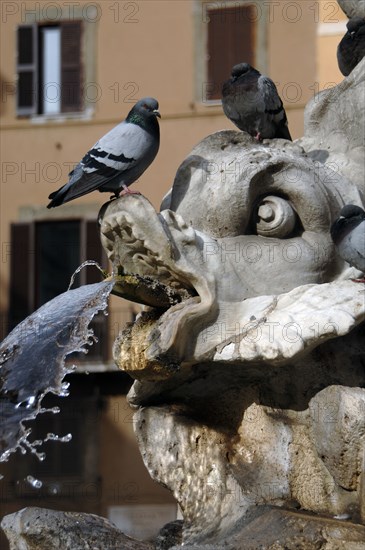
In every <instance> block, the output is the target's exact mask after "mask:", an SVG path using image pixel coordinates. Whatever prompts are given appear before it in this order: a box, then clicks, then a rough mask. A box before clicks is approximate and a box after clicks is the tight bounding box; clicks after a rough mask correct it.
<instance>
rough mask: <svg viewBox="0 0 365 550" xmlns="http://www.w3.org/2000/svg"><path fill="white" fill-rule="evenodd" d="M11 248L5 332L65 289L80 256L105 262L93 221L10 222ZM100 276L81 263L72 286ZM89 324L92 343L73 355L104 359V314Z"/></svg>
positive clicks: (105, 352) (82, 359)
mask: <svg viewBox="0 0 365 550" xmlns="http://www.w3.org/2000/svg"><path fill="white" fill-rule="evenodd" d="M11 251H12V254H11V267H10V269H11V273H10V281H11V282H10V304H9V318H8V328H9V331H10V330H12V329H13V328H14V327H15V326H16V325H17V324H18V323H20V322H21V321H22V320H23V319H25V318H26V317H27V316H28V315H30V314H31V313H32V312H33V311H35V310H36V309H38V308H39V307H40V306H41V305H43V304H44V303H46V302H48V301H49V300H51V299H52V298H54V297H55V296H57V295H59V294H61V293H62V292H65V291H66V290H67V288H68V285H69V283H70V278H71V276H72V274H73V273H74V271H75V269H76V268H77V267H78V266H79V265H80V264H81V263H82V262H83V261H85V260H86V259H88V260H96V261H97V262H98V263H99V264H100V265H102V266H106V265H107V260H106V256H105V253H104V251H103V249H102V246H101V243H100V236H99V231H98V227H97V224H96V222H94V221H87V220H80V219H76V220H58V221H36V222H29V223H15V224H12V226H11ZM100 280H101V276H100V273H99V272H98V271H97V269H96V268H93V267H87V268H85V269H83V270H82V271H81V273H80V274H78V276H77V277H76V279H75V283H74V285H73V287H74V288H75V287H76V286H80V285H84V284H92V283H96V282H99V281H100ZM91 326H92V328H93V330H94V333H95V335H96V336H97V338H98V342H97V343H94V345H93V346H91V348H90V349H89V352H88V354H87V355H84V354H78V355H79V356H78V360H80V361H92V360H94V361H96V360H99V361H104V360H107V358H108V342H107V317H106V316H105V315H104V314H100V315H98V316H97V317H95V318H94V320H93V323H92V324H91Z"/></svg>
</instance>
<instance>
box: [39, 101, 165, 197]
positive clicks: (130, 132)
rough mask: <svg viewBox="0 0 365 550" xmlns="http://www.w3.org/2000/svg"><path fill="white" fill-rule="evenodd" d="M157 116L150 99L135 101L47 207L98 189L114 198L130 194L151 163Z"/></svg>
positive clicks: (155, 145) (157, 136)
mask: <svg viewBox="0 0 365 550" xmlns="http://www.w3.org/2000/svg"><path fill="white" fill-rule="evenodd" d="M156 117H160V113H159V112H158V102H157V100H156V99H154V98H152V97H146V98H144V99H141V100H140V101H138V102H137V103H136V104H135V106H134V107H133V109H132V110H131V111H130V112H129V113H128V116H127V118H126V119H125V120H124V121H123V122H121V123H120V124H118V125H117V126H115V128H113V129H112V130H110V132H108V133H107V134H105V136H103V137H102V138H101V139H99V141H97V142H96V143H95V145H94V146H93V147H92V148H91V149H90V151H89V152H88V153H86V155H85V156H84V158H83V159H82V160H81V162H79V164H78V165H77V166H76V168H74V170H72V172H70V174H69V176H70V180H69V182H68V183H66V185H64V186H63V187H61V188H60V189H58V191H54V192H53V193H51V194H50V195H49V197H48V198H49V199H51V202H50V203H49V205H48V206H47V208H53V207H55V206H59V205H61V204H63V203H65V202H68V201H71V200H73V199H76V198H77V197H81V196H82V195H86V194H87V193H91V191H95V190H97V189H98V190H99V191H102V192H112V193H114V195H115V196H116V197H118V196H119V193H120V192H121V191H122V189H124V192H127V193H132V191H130V190H129V189H128V186H129V185H131V184H132V183H133V182H134V181H136V180H137V179H138V178H139V177H140V176H141V175H142V174H143V172H144V171H145V170H146V169H147V168H148V166H149V165H150V164H151V162H152V161H153V159H154V158H155V156H156V155H157V152H158V149H159V146H160V128H159V124H158V121H157V118H156Z"/></svg>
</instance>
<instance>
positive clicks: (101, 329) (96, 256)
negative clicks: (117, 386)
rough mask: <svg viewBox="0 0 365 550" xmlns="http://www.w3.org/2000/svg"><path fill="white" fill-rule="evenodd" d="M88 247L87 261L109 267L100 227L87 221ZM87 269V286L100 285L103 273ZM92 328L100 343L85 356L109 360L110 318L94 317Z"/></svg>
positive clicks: (102, 314) (93, 346)
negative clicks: (101, 239)
mask: <svg viewBox="0 0 365 550" xmlns="http://www.w3.org/2000/svg"><path fill="white" fill-rule="evenodd" d="M85 223H86V247H85V255H86V258H85V259H87V260H95V261H96V262H98V263H99V265H100V266H101V267H103V268H104V269H105V268H106V267H107V265H108V260H107V257H106V254H105V252H104V249H103V247H102V245H101V241H100V232H99V227H98V224H97V222H96V221H86V222H85ZM85 269H86V284H88V285H90V284H93V283H99V282H100V281H101V280H102V275H101V273H100V272H99V271H98V270H97V268H96V267H92V266H90V267H87V268H85ZM91 328H92V329H93V331H94V334H95V336H96V337H97V339H98V342H95V343H94V344H93V345H92V346H91V348H90V349H89V353H88V354H87V355H86V356H85V361H87V360H90V359H91V360H97V359H99V360H103V361H107V360H108V358H109V355H110V353H109V345H108V344H109V342H108V317H107V316H105V315H104V313H99V314H98V315H97V316H96V317H94V320H93V322H92V323H91Z"/></svg>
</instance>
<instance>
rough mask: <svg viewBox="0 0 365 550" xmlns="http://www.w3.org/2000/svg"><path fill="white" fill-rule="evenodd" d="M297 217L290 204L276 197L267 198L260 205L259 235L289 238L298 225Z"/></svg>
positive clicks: (258, 212) (258, 216)
mask: <svg viewBox="0 0 365 550" xmlns="http://www.w3.org/2000/svg"><path fill="white" fill-rule="evenodd" d="M296 221H297V215H296V213H295V211H294V209H293V208H292V206H291V205H290V203H289V202H288V201H287V200H285V199H283V198H281V197H275V196H271V195H269V196H267V197H265V198H264V199H262V201H261V202H260V204H259V205H258V209H257V225H256V230H257V234H258V235H262V236H263V237H276V238H278V239H283V238H285V237H288V236H289V235H290V234H291V233H292V231H293V229H294V227H295V224H296Z"/></svg>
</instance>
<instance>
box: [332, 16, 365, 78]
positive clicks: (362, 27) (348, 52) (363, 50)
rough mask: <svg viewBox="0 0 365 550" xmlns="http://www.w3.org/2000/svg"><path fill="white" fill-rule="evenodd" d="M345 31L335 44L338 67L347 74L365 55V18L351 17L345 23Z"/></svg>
mask: <svg viewBox="0 0 365 550" xmlns="http://www.w3.org/2000/svg"><path fill="white" fill-rule="evenodd" d="M346 27H347V33H346V34H345V36H344V37H343V38H342V40H341V42H340V43H339V45H338V46H337V61H338V67H339V69H340V71H341V73H342V74H343V75H344V76H348V75H349V74H350V73H351V71H352V70H353V69H354V68H355V67H356V65H357V64H358V63H360V61H361V60H362V58H363V57H364V55H365V18H364V17H352V18H351V19H350V20H349V21H348V23H347V25H346Z"/></svg>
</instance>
